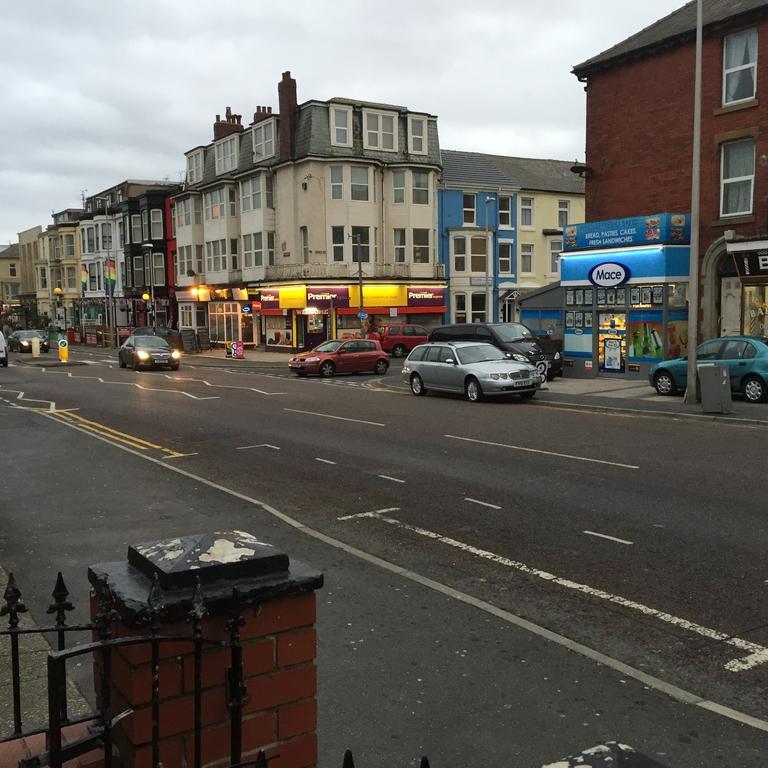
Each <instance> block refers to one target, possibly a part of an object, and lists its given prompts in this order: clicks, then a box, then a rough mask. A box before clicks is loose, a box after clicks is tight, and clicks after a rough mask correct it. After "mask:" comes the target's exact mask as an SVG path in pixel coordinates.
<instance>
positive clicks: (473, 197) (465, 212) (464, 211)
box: [461, 192, 477, 227]
mask: <svg viewBox="0 0 768 768" xmlns="http://www.w3.org/2000/svg"><path fill="white" fill-rule="evenodd" d="M468 199H471V200H472V205H471V206H467V200H468ZM461 208H462V215H461V221H462V224H463V225H464V226H465V227H474V226H475V223H476V222H477V195H476V194H475V193H474V192H463V193H462V195H461ZM469 212H471V215H470V216H469V221H467V217H468V213H469Z"/></svg>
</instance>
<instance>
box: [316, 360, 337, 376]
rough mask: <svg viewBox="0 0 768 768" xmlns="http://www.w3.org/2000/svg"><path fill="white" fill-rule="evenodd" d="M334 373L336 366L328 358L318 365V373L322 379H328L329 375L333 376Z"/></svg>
mask: <svg viewBox="0 0 768 768" xmlns="http://www.w3.org/2000/svg"><path fill="white" fill-rule="evenodd" d="M334 373H336V366H335V365H334V364H333V363H332V362H331V361H330V360H326V361H325V362H324V363H323V364H322V365H321V366H320V375H321V376H322V377H323V378H324V379H330V378H331V376H333V374H334Z"/></svg>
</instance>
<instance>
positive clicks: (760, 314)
mask: <svg viewBox="0 0 768 768" xmlns="http://www.w3.org/2000/svg"><path fill="white" fill-rule="evenodd" d="M726 253H727V257H726V259H725V261H724V262H723V265H722V267H721V269H720V276H721V278H722V289H721V305H720V315H721V324H720V325H721V332H722V334H723V335H744V336H761V337H763V338H766V337H768V240H743V241H735V242H729V243H727V244H726Z"/></svg>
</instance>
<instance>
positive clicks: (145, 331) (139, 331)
mask: <svg viewBox="0 0 768 768" xmlns="http://www.w3.org/2000/svg"><path fill="white" fill-rule="evenodd" d="M133 335H134V336H157V337H159V338H161V339H165V341H167V342H168V344H169V346H171V347H172V348H173V349H178V350H179V352H183V351H184V344H182V341H181V333H179V331H177V330H175V329H173V328H166V327H165V326H164V325H144V326H141V327H140V328H134V329H133Z"/></svg>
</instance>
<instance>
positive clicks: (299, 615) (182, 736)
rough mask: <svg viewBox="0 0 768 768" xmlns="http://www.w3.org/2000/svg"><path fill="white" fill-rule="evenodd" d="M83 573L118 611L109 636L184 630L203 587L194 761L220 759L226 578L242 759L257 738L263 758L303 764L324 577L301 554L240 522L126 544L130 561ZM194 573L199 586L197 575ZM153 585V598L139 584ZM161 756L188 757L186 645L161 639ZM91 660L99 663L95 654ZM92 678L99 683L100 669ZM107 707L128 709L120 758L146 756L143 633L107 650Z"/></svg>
mask: <svg viewBox="0 0 768 768" xmlns="http://www.w3.org/2000/svg"><path fill="white" fill-rule="evenodd" d="M89 579H90V581H91V584H92V585H93V586H94V588H95V591H96V597H95V598H94V600H93V601H92V613H93V617H94V620H95V619H96V612H97V611H98V609H99V598H100V599H101V601H102V603H103V600H104V598H105V597H106V599H107V600H108V601H111V603H112V605H113V608H114V610H115V612H116V616H117V618H116V620H115V622H114V623H113V625H112V637H115V638H117V637H136V636H148V632H149V630H148V626H149V625H151V623H152V621H153V620H154V623H155V626H156V629H157V631H158V632H159V634H160V635H182V636H185V637H191V636H192V627H191V624H190V623H189V615H190V612H191V611H192V610H193V606H194V605H195V599H194V597H195V591H196V590H197V592H198V603H197V604H198V605H199V596H200V595H202V599H203V604H204V606H205V609H206V612H207V613H206V615H205V616H204V618H203V619H202V636H203V638H205V640H210V641H216V642H221V643H226V644H227V645H226V647H221V646H219V647H211V646H206V647H205V650H204V653H203V658H202V669H201V681H200V687H201V692H202V708H201V720H202V731H201V754H202V764H203V765H204V766H212V765H217V766H224V765H229V757H230V714H231V710H230V708H229V707H228V696H229V691H228V685H227V670H228V669H229V668H230V665H231V648H230V646H229V640H230V630H229V629H228V621H229V619H230V617H231V614H232V612H233V588H236V590H237V604H238V605H239V604H241V605H242V610H241V616H242V626H241V627H240V642H241V645H242V657H243V677H244V682H245V690H246V699H245V701H244V703H243V709H242V712H243V714H242V722H243V725H242V759H243V760H244V761H245V760H253V759H255V756H256V754H257V752H258V750H264V751H265V753H266V755H267V758H268V759H269V766H270V768H312V767H313V766H315V764H316V762H317V737H316V733H315V729H316V723H317V698H316V696H317V669H316V666H315V661H314V660H315V655H316V632H315V594H314V591H315V590H316V589H318V588H319V587H321V586H322V582H323V577H322V574H320V573H319V572H318V571H315V570H313V569H311V568H310V567H308V566H307V565H305V564H303V563H301V562H298V561H296V560H291V561H289V558H288V556H287V555H285V554H283V553H281V552H278V551H277V550H275V549H274V548H273V547H271V546H269V545H266V544H264V543H262V542H259V541H257V540H256V539H255V538H254V537H253V536H251V535H249V534H245V533H242V532H239V531H229V532H226V533H214V534H206V535H202V536H190V537H186V538H177V539H171V540H167V541H160V542H152V543H150V544H143V545H137V546H134V547H130V548H129V552H128V562H119V563H107V564H102V565H97V566H92V567H91V568H90V569H89ZM198 579H199V582H200V586H199V587H195V586H194V585H195V583H196V582H197V580H198ZM153 582H155V583H156V584H157V585H158V586H159V588H160V593H159V599H158V592H157V589H158V587H157V586H156V587H155V596H154V600H152V601H150V602H152V603H153V605H154V613H153V608H152V607H150V605H149V604H148V602H147V600H148V595H149V593H150V590H151V589H152V585H153ZM159 658H160V663H159V693H160V697H159V698H160V719H159V722H160V759H161V761H162V762H163V766H164V768H176V767H179V768H180V767H181V766H183V765H189V766H192V765H194V762H193V759H194V743H195V742H194V727H193V724H194V691H195V676H194V645H193V644H192V643H189V642H164V643H161V644H160V646H159ZM96 666H97V670H98V668H99V666H100V664H97V665H96ZM95 682H96V690H97V691H98V690H99V681H98V677H97V679H96V681H95ZM111 693H112V715H113V717H114V716H115V715H117V714H118V713H120V712H123V711H125V710H127V709H132V710H133V712H132V713H131V714H129V715H128V716H126V717H125V718H124V719H123V720H121V721H120V722H119V724H118V726H117V727H116V729H115V731H114V744H115V748H116V750H117V751H119V754H120V763H119V764H120V765H121V766H122V768H152V665H151V645H150V644H149V643H146V644H142V645H130V646H124V647H117V648H114V649H113V650H112V653H111Z"/></svg>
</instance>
